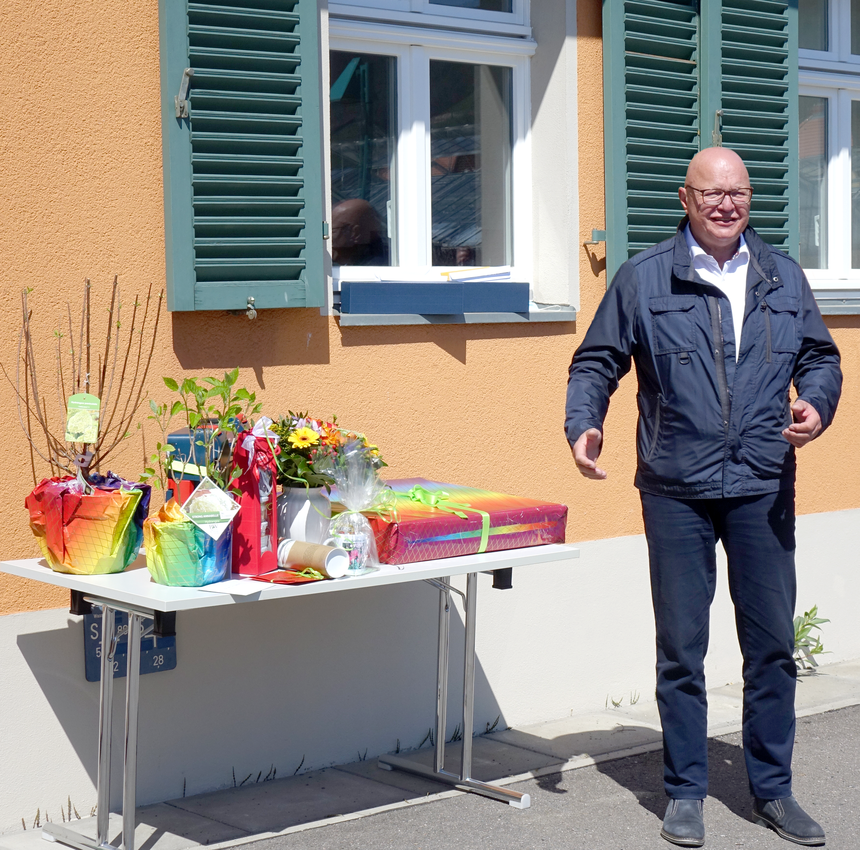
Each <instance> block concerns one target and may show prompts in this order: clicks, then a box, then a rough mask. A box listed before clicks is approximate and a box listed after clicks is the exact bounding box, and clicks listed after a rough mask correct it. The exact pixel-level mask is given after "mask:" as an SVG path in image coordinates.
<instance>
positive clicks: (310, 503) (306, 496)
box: [278, 487, 331, 543]
mask: <svg viewBox="0 0 860 850" xmlns="http://www.w3.org/2000/svg"><path fill="white" fill-rule="evenodd" d="M330 519H331V502H329V500H328V494H327V493H326V490H325V488H324V487H282V488H281V492H280V493H279V494H278V539H279V540H286V539H287V538H291V539H292V540H304V541H306V542H308V543H323V542H324V541H325V540H326V538H327V537H328V536H329V535H328V525H329V520H330Z"/></svg>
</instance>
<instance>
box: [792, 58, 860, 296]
mask: <svg viewBox="0 0 860 850" xmlns="http://www.w3.org/2000/svg"><path fill="white" fill-rule="evenodd" d="M798 94H799V95H800V96H801V97H803V96H808V97H823V98H826V99H827V103H828V107H827V268H824V269H804V271H805V272H806V276H807V278H808V279H809V284H810V286H811V287H812V288H813V290H820V291H834V290H837V291H838V290H853V291H860V269H852V268H851V238H852V237H851V102H852V101H854V100H856V101H860V66H858V75H857V76H849V75H846V74H832V73H825V72H821V71H816V72H811V71H807V70H801V72H800V86H799V90H798Z"/></svg>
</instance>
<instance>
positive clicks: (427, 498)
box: [407, 484, 490, 553]
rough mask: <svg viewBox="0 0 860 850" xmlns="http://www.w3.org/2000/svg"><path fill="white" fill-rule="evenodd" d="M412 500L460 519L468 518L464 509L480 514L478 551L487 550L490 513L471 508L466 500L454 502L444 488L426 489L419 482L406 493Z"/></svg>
mask: <svg viewBox="0 0 860 850" xmlns="http://www.w3.org/2000/svg"><path fill="white" fill-rule="evenodd" d="M407 495H408V496H409V498H410V499H411V500H412V501H413V502H418V503H419V504H422V505H427V507H428V508H436V509H438V510H440V511H445V512H446V513H449V514H454V516H457V517H459V518H460V519H468V518H469V517H468V516H467V515H466V513H465V511H464V510H463V509H464V508H465V510H469V511H472V513H476V514H480V517H481V542H480V544H479V545H478V552H479V553H480V552H486V551H487V541H488V540H489V538H490V515H489V514H488V513H487V512H486V511H482V510H479V509H478V508H473V507H472V506H471V505H470V504H469V503H468V502H454V501H452V500H451V497H450V495H449V494H448V493H446V492H445V491H444V490H428V489H427V488H426V487H422V486H421V485H420V484H416V485H415V486H414V487H413V488H412V489H411V490H410V491H409V493H408V494H407Z"/></svg>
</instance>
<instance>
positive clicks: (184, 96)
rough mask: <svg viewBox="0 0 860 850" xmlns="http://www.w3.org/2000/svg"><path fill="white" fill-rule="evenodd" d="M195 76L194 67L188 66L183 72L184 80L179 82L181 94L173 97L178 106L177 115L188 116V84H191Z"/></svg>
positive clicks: (179, 116)
mask: <svg viewBox="0 0 860 850" xmlns="http://www.w3.org/2000/svg"><path fill="white" fill-rule="evenodd" d="M193 76H194V69H193V68H186V69H185V70H184V71H183V72H182V82H181V83H180V84H179V94H178V95H176V97H174V98H173V103H174V105H175V106H176V117H177V118H187V117H188V86H189V85H190V84H191V78H192V77H193Z"/></svg>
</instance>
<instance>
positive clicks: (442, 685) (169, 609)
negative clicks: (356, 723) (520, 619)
mask: <svg viewBox="0 0 860 850" xmlns="http://www.w3.org/2000/svg"><path fill="white" fill-rule="evenodd" d="M578 557H579V550H578V549H576V548H574V547H573V546H570V545H566V544H550V545H545V546H532V547H528V548H524V549H509V550H506V551H502V552H484V553H482V554H479V555H463V556H459V557H455V558H444V559H440V560H436V561H421V562H419V563H415V564H407V565H405V566H404V567H402V568H399V567H396V566H391V565H388V564H383V565H381V566H380V568H379V569H378V570H377V571H376V572H370V573H366V574H365V575H361V576H348V577H345V578H342V579H334V580H326V581H316V582H311V583H309V584H303V585H275V584H266V583H263V582H255V583H254V584H255V585H259V589H255V591H254V592H253V593H252V594H250V595H230V594H224V593H213V592H211V590H210V591H206V590H201V589H199V588H188V587H167V586H165V585H160V584H156V583H155V582H153V581H151V580H150V577H149V572H148V571H147V570H146V567H145V562H144V559H143V558H142V557H141V558H139V559H138V561H137V562H136V563H135V564H133V565H132V567H130V568H129V569H128V570H126V571H125V572H122V573H114V574H112V575H100V576H75V575H69V574H67V573H57V572H54V571H53V570H51V569H50V568H49V567H48V566H47V565H46V564H45V561H44V560H42V559H35V558H33V559H27V560H20V561H6V562H0V572H4V573H9V574H11V575H16V576H20V577H22V578H28V579H33V580H35V581H41V582H44V583H46V584H52V585H56V586H58V587H66V588H68V589H69V590H72V591H77V592H78V593H79V594H82V595H83V599H84V600H85V601H86V602H88V603H91V604H92V605H96V606H98V607H101V609H102V612H103V613H102V634H101V685H100V708H99V756H98V778H97V811H96V829H97V833H96V836H97V837H96V839H95V840H93V839H91V838H88V837H85V836H82V835H80V834H79V833H78V832H76V831H75V830H73V829H71V828H70V827H68V826H64V825H61V824H54V823H51V824H47V825H46V826H45V827H44V830H43V833H44V835H45V837H46V838H49V839H51V840H55V841H59V842H61V843H62V844H66V845H68V846H69V847H74V848H76V850H118V848H116V847H114V846H113V845H111V844H110V842H109V841H108V815H109V813H110V767H111V731H112V729H111V726H112V717H113V711H112V707H113V664H112V661H113V659H114V655H115V652H116V647H117V642H118V639H119V636H118V634H117V627H116V612H118V611H119V612H125V613H127V614H128V671H127V684H126V710H125V752H124V761H123V795H122V847H124V850H134V828H135V808H136V780H137V728H138V707H139V699H138V698H139V688H140V639H141V635H142V631H143V628H142V625H143V622H142V621H143V618H145V617H151V618H155V617H156V616H157V615H160V614H170V613H173V612H178V611H188V610H191V609H195V608H212V607H217V606H220V605H236V604H247V603H253V602H255V601H259V600H266V599H284V598H290V599H293V598H297V597H301V596H310V595H314V594H318V593H336V592H340V591H344V590H354V589H357V588H362V587H378V586H381V585H386V584H398V583H401V582H414V581H425V582H428V583H429V584H432V585H433V586H434V587H436V588H437V589H438V590H439V635H438V663H437V670H436V730H435V735H436V737H435V757H434V763H433V767H432V768H431V767H425V766H423V765H421V764H418V763H417V762H414V761H411V760H410V759H409V758H404V757H402V756H391V755H386V756H381V757H380V758H379V766H380V767H382V768H386V769H388V770H393V769H397V770H404V771H408V772H410V773H415V774H418V775H420V776H423V777H425V778H428V779H433V780H436V781H438V782H443V783H445V784H447V785H452V786H454V787H456V788H459V789H461V790H463V791H472V792H474V793H477V794H482V795H484V796H486V797H492V798H493V799H496V800H501V801H503V802H506V803H509V804H510V805H511V806H515V807H517V808H521V809H524V808H528V806H529V805H530V802H531V801H530V799H529V795H528V794H521V793H519V792H517V791H512V790H509V789H507V788H501V787H499V786H496V785H489V784H487V783H485V782H479V781H478V780H476V779H473V778H472V733H473V728H474V716H473V715H474V693H475V629H476V620H475V616H476V605H477V590H478V573H480V572H489V571H494V570H504V569H508V568H511V567H525V566H530V565H536V564H545V563H550V562H555V561H565V560H570V559H573V558H578ZM459 575H465V576H466V592H465V594H463V593H461V592H460V591H459V590H458V589H457V588H455V587H452V586H451V581H450V580H451V577H452V576H459ZM451 593H458V594H460V595H461V596H463V600H464V606H465V612H466V622H465V641H464V665H463V671H464V672H463V719H462V726H461V729H462V730H463V750H462V756H461V760H460V770H459V773H452V772H450V771H447V770H445V733H446V723H447V721H446V707H447V697H448V642H449V634H450V601H451V600H450V597H451Z"/></svg>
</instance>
